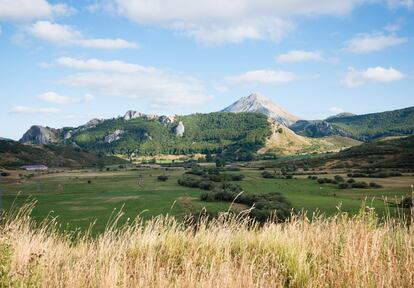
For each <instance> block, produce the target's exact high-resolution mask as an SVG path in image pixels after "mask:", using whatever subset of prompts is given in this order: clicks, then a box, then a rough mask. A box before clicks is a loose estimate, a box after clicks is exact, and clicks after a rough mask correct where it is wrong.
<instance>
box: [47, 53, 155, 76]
mask: <svg viewBox="0 0 414 288" xmlns="http://www.w3.org/2000/svg"><path fill="white" fill-rule="evenodd" d="M54 64H55V65H57V66H61V67H66V68H72V69H78V70H86V71H88V70H89V71H101V72H102V71H105V72H116V73H134V72H157V71H158V69H156V68H153V67H145V66H141V65H137V64H132V63H128V62H124V61H118V60H113V61H103V60H100V59H94V58H91V59H78V58H72V57H60V58H58V59H56V61H55V63H54Z"/></svg>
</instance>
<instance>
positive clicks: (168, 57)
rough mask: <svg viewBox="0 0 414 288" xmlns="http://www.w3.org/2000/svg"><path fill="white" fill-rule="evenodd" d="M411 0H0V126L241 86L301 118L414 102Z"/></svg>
mask: <svg viewBox="0 0 414 288" xmlns="http://www.w3.org/2000/svg"><path fill="white" fill-rule="evenodd" d="M413 37H414V2H413V0H347V1H343V0H313V1H309V0H294V1H282V0H256V1H253V0H238V1H235V0H229V1H218V0H198V1H191V0H169V1H166V0H164V1H163V0H130V1H127V0H105V1H95V0H94V1H46V0H0V65H1V66H0V67H1V68H0V79H1V81H0V97H1V106H0V112H1V114H0V121H1V123H2V125H1V128H0V136H1V137H8V138H12V139H19V138H20V137H21V135H22V134H23V133H24V132H25V131H26V130H27V129H28V128H29V127H30V126H31V125H33V124H38V125H44V126H50V127H55V128H59V127H63V126H77V125H80V124H83V123H85V122H87V121H88V120H89V119H91V118H94V117H97V118H110V117H116V116H119V115H123V114H124V113H125V111H126V110H129V109H132V110H138V111H140V112H144V113H156V114H167V115H172V114H188V113H194V112H211V111H217V110H220V109H222V108H224V107H225V106H227V105H229V104H231V103H232V102H234V101H235V100H237V99H238V98H240V97H242V96H246V95H248V94H250V93H251V92H260V93H261V94H263V95H265V96H267V97H269V98H270V99H272V100H274V101H275V102H276V103H278V104H280V105H281V106H282V107H284V108H285V109H286V110H288V111H289V112H291V113H293V114H295V115H297V116H299V117H301V118H303V119H321V118H325V117H327V116H329V115H332V114H337V113H339V112H342V111H349V112H353V113H357V114H363V113H371V112H379V111H384V110H392V109H398V108H403V107H408V106H413V104H414V100H413V99H414V97H413V95H412V94H413V91H414V84H413V80H414V53H413V51H414V39H413Z"/></svg>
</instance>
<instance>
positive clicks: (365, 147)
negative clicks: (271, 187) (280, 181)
mask: <svg viewBox="0 0 414 288" xmlns="http://www.w3.org/2000/svg"><path fill="white" fill-rule="evenodd" d="M263 165H264V166H267V167H282V166H284V165H296V166H298V167H313V168H315V167H319V168H404V169H411V170H412V169H414V136H408V137H396V138H390V139H382V140H381V139H379V140H374V141H372V142H369V143H364V144H362V145H358V146H354V147H351V148H349V149H346V150H343V151H340V152H338V153H333V154H325V155H319V156H318V155H315V157H308V156H304V157H296V158H290V159H289V158H287V159H284V158H281V159H280V160H277V161H270V162H267V163H263Z"/></svg>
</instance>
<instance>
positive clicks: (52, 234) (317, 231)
mask: <svg viewBox="0 0 414 288" xmlns="http://www.w3.org/2000/svg"><path fill="white" fill-rule="evenodd" d="M29 212H30V206H29V207H26V208H24V209H22V210H20V211H19V212H18V213H17V214H13V215H5V217H3V218H2V219H1V221H0V287H70V288H76V287H82V288H83V287H91V288H92V287H103V288H106V287H108V288H110V287H111V288H112V287H154V288H155V287H205V288H210V287H229V288H232V287H238V288H239V287H242V288H244V287H245V288H247V287H249V288H250V287H292V288H299V287H407V288H408V287H413V285H414V272H413V271H414V270H413V269H412V268H413V265H414V250H413V245H414V237H413V233H414V232H413V229H407V226H406V225H405V224H406V223H405V222H400V221H398V219H396V220H395V221H394V219H386V220H385V221H379V219H378V218H376V216H375V215H373V213H372V211H367V212H364V211H361V213H359V214H357V215H355V216H354V217H349V216H348V215H346V214H344V213H338V214H336V215H333V216H332V217H329V218H324V217H317V218H313V219H312V221H308V219H305V218H303V217H292V219H290V220H289V221H286V222H284V223H275V222H268V223H264V224H263V225H257V223H252V222H251V221H249V220H248V219H243V218H240V217H237V218H236V217H235V215H233V216H232V215H226V214H224V215H221V216H220V217H219V219H217V220H214V219H213V220H212V221H204V220H201V221H198V222H197V223H193V224H191V223H189V222H186V223H183V222H181V221H177V220H176V219H174V218H171V217H168V218H166V217H163V216H159V217H156V218H154V219H152V220H150V221H148V222H146V223H145V224H144V223H142V222H141V221H139V220H138V221H135V222H131V223H129V224H128V225H124V226H121V227H119V226H118V227H117V228H115V229H114V228H113V227H109V228H108V229H106V231H105V232H104V233H102V234H101V235H100V236H99V237H90V235H84V234H83V233H79V234H77V233H67V232H61V231H59V229H57V227H56V226H55V223H54V222H53V221H49V222H42V224H41V225H40V226H39V225H35V223H33V221H32V220H31V218H30V217H28V214H29ZM194 224H196V225H194ZM114 227H115V225H114Z"/></svg>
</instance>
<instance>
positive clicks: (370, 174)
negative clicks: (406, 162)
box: [348, 170, 402, 178]
mask: <svg viewBox="0 0 414 288" xmlns="http://www.w3.org/2000/svg"><path fill="white" fill-rule="evenodd" d="M401 175H402V174H401V172H398V171H369V170H367V171H359V172H353V173H348V177H354V178H388V177H396V176H401Z"/></svg>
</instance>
